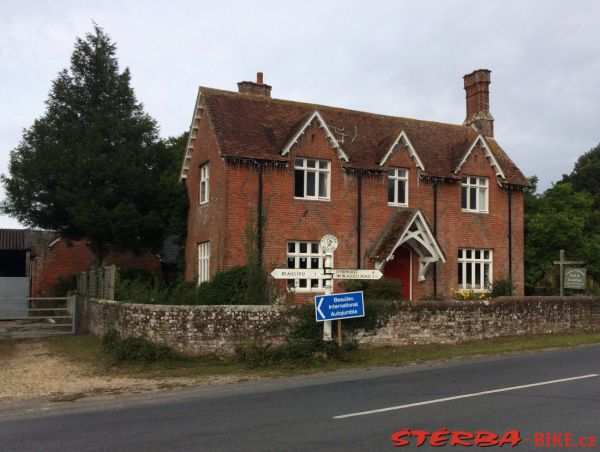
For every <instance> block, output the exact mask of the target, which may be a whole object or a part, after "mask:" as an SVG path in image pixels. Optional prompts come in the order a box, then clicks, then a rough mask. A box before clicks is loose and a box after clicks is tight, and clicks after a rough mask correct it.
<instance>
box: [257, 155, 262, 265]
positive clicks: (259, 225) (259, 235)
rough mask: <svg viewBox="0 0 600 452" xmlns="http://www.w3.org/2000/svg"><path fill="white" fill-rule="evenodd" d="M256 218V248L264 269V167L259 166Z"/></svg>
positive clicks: (260, 263)
mask: <svg viewBox="0 0 600 452" xmlns="http://www.w3.org/2000/svg"><path fill="white" fill-rule="evenodd" d="M256 211H257V218H256V224H257V226H256V229H257V231H256V246H257V248H258V265H260V266H261V267H262V259H263V228H264V225H263V166H262V165H259V166H258V200H257V208H256Z"/></svg>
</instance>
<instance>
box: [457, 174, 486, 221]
mask: <svg viewBox="0 0 600 452" xmlns="http://www.w3.org/2000/svg"><path fill="white" fill-rule="evenodd" d="M461 207H462V210H463V211H465V212H481V213H487V211H488V178H487V177H473V176H468V177H463V178H462V192H461Z"/></svg>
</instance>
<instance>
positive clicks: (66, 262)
mask: <svg viewBox="0 0 600 452" xmlns="http://www.w3.org/2000/svg"><path fill="white" fill-rule="evenodd" d="M36 253H37V255H36V256H35V257H34V258H33V259H32V263H31V275H32V276H31V296H32V297H43V296H47V295H51V290H52V287H53V286H54V284H55V283H56V282H57V281H58V280H59V279H60V278H66V277H69V276H71V275H73V274H75V273H80V272H83V271H87V270H89V269H90V268H91V267H92V263H93V256H92V252H91V250H90V248H89V246H88V245H87V242H86V241H85V240H77V241H74V242H70V243H69V242H68V241H66V240H59V241H57V242H55V243H54V244H52V246H47V245H44V246H38V247H37V249H36ZM104 263H105V265H116V266H117V267H122V268H128V267H131V268H144V269H147V270H150V271H152V272H155V273H158V272H160V261H159V259H158V257H156V256H155V255H153V254H150V253H146V254H143V255H140V256H135V255H133V254H132V253H111V254H109V255H108V256H107V257H106V259H105V262H104Z"/></svg>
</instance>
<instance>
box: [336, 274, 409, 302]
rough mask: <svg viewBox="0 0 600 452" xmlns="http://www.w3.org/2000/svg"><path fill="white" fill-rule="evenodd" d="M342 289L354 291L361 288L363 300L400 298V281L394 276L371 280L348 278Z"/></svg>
mask: <svg viewBox="0 0 600 452" xmlns="http://www.w3.org/2000/svg"><path fill="white" fill-rule="evenodd" d="M343 287H344V290H346V291H348V292H356V291H360V290H362V291H363V292H364V296H365V300H402V299H403V298H404V296H403V295H402V282H401V281H400V280H398V279H394V278H382V279H377V280H373V281H363V280H356V279H354V280H352V279H351V280H348V281H345V282H344V284H343Z"/></svg>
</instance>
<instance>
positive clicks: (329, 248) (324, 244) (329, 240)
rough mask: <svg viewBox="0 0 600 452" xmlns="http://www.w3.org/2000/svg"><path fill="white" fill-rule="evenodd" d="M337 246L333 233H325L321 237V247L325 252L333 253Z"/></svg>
mask: <svg viewBox="0 0 600 452" xmlns="http://www.w3.org/2000/svg"><path fill="white" fill-rule="evenodd" d="M337 247H338V239H337V238H336V237H335V235H331V234H327V235H325V236H323V238H322V239H321V249H322V250H323V251H325V253H327V254H329V253H333V252H334V251H335V250H336V248H337Z"/></svg>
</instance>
